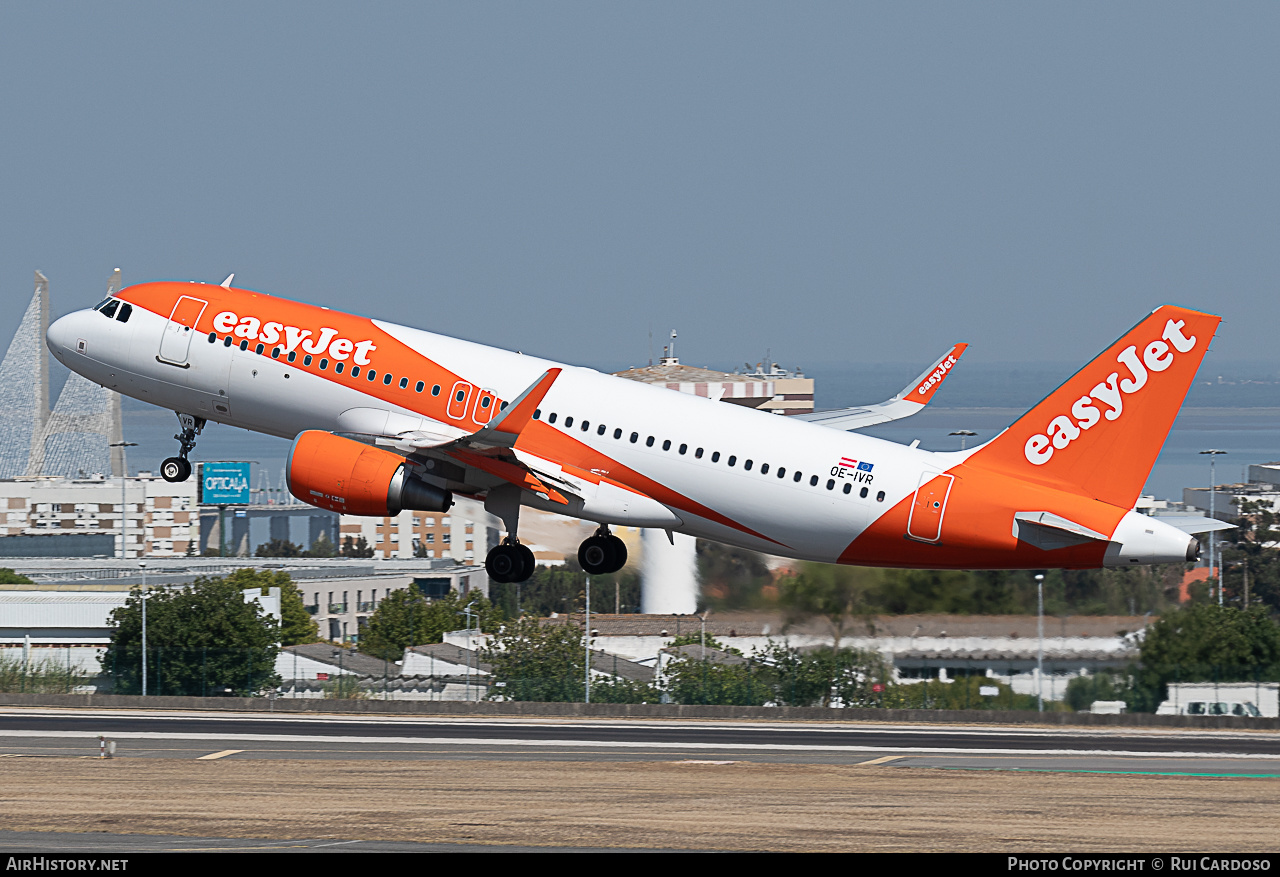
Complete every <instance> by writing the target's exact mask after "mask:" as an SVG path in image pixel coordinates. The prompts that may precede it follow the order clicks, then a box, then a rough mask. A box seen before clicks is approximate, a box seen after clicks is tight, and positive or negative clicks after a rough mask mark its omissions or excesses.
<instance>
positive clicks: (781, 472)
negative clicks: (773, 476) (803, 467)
mask: <svg viewBox="0 0 1280 877" xmlns="http://www.w3.org/2000/svg"><path fill="white" fill-rule="evenodd" d="M786 476H787V467H786V466H779V467H778V477H779V478H785V477H786Z"/></svg>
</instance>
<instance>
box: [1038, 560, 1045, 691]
mask: <svg viewBox="0 0 1280 877" xmlns="http://www.w3.org/2000/svg"><path fill="white" fill-rule="evenodd" d="M1036 605H1037V609H1036V634H1037V635H1038V636H1039V637H1040V645H1039V646H1038V647H1037V648H1036V708H1037V709H1038V710H1039V711H1040V712H1044V573H1037V574H1036Z"/></svg>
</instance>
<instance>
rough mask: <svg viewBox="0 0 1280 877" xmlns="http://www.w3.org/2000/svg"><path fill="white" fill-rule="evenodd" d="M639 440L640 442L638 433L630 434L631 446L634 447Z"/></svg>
mask: <svg viewBox="0 0 1280 877" xmlns="http://www.w3.org/2000/svg"><path fill="white" fill-rule="evenodd" d="M639 440H640V433H638V432H633V433H631V444H633V445H634V444H635V443H636V442H638V441H639Z"/></svg>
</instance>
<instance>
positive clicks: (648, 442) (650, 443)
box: [644, 436, 653, 448]
mask: <svg viewBox="0 0 1280 877" xmlns="http://www.w3.org/2000/svg"><path fill="white" fill-rule="evenodd" d="M644 446H645V447H646V448H651V447H653V436H649V437H648V438H647V439H645V440H644Z"/></svg>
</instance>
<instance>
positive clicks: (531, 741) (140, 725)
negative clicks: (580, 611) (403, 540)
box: [0, 708, 1280, 777]
mask: <svg viewBox="0 0 1280 877" xmlns="http://www.w3.org/2000/svg"><path fill="white" fill-rule="evenodd" d="M100 735H101V736H102V737H105V738H106V739H107V740H110V741H114V743H115V747H116V749H115V757H117V758H179V759H201V760H221V759H235V760H251V759H291V760H364V759H372V760H379V761H422V760H450V759H486V760H517V761H530V760H534V761H668V762H669V761H712V762H720V761H739V762H747V761H749V762H772V763H795V764H877V765H886V766H888V765H892V766H895V767H908V766H909V767H935V768H960V769H967V770H974V769H985V770H1004V771H1049V772H1053V771H1070V772H1117V773H1157V774H1159V773H1169V774H1181V775H1202V776H1240V777H1247V776H1257V777H1278V776H1280V732H1275V731H1212V732H1205V731H1185V730H1163V729H1162V730H1141V729H1128V728H1125V729H1114V728H1061V727H1057V728H1016V729H1011V728H1009V727H1007V726H999V727H991V726H944V725H928V726H922V725H919V724H912V725H889V724H852V723H848V724H846V723H835V722H833V723H798V722H758V721H755V722H753V721H738V722H723V721H678V722H676V721H669V720H661V721H659V720H653V721H647V720H634V719H627V720H570V719H563V720H557V719H516V718H512V719H492V718H484V719H469V718H453V717H450V718H434V717H433V718H419V717H405V716H349V715H343V716H326V715H315V714H311V715H306V716H296V715H290V716H280V715H262V714H259V713H254V714H249V713H197V712H162V711H142V710H137V711H108V710H54V709H34V708H3V709H0V758H5V757H10V758H12V757H94V756H97V755H98V754H99V752H100V740H99V737H100Z"/></svg>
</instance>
